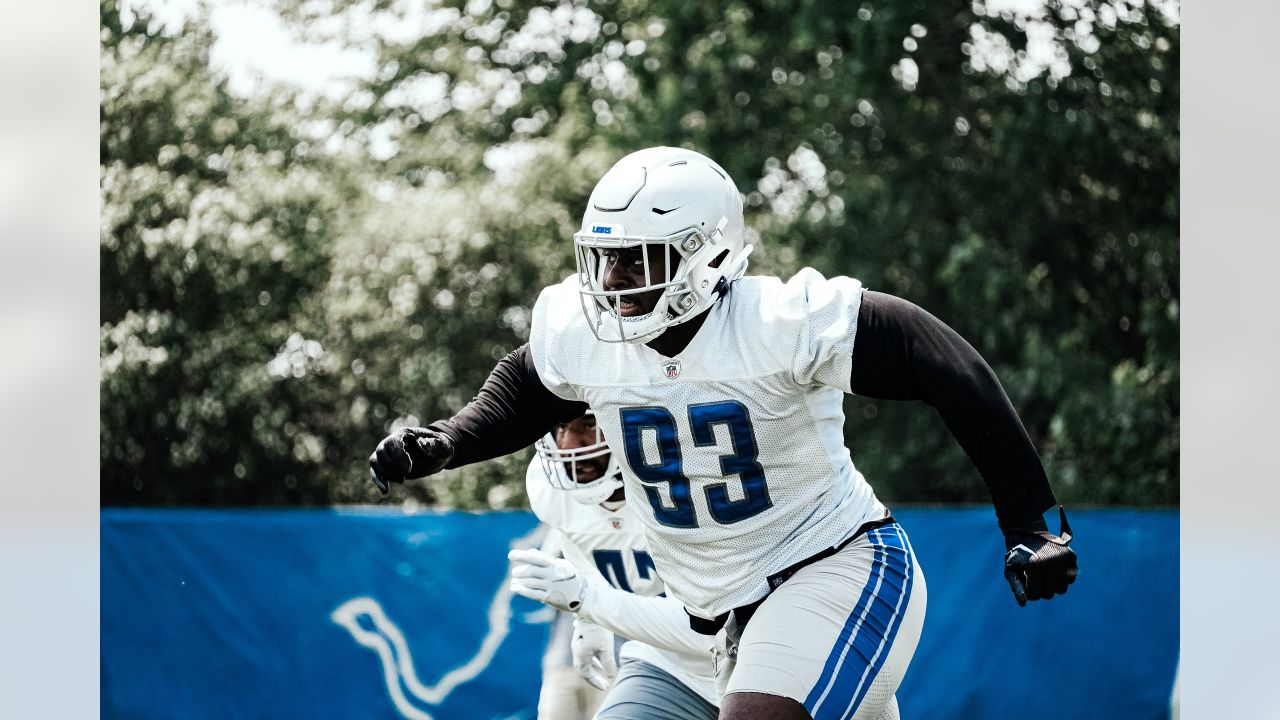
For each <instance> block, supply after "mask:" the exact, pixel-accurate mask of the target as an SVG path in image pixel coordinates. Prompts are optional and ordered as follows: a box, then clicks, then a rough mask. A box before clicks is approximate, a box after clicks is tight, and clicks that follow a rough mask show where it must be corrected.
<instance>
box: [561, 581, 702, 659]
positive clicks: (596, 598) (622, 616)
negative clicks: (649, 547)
mask: <svg viewBox="0 0 1280 720" xmlns="http://www.w3.org/2000/svg"><path fill="white" fill-rule="evenodd" d="M578 616H579V617H581V618H583V619H585V620H587V621H588V622H593V623H595V624H596V625H599V626H600V627H602V628H605V629H607V630H609V631H611V632H613V633H616V634H618V635H621V636H623V637H626V638H630V639H632V640H638V641H640V642H642V643H644V644H646V645H652V646H653V647H656V648H658V649H660V650H668V651H670V652H673V653H679V654H681V655H687V656H690V657H692V658H703V659H707V658H710V657H711V651H712V649H713V646H714V645H715V638H714V637H712V636H710V635H703V634H701V633H697V632H694V631H693V629H691V628H690V627H689V616H688V615H687V614H685V611H684V605H683V604H681V602H680V601H679V600H677V599H675V598H674V597H662V596H658V597H642V596H640V595H636V594H635V593H629V592H623V591H622V590H615V589H613V588H611V587H604V586H600V585H596V586H595V587H593V590H592V593H591V597H590V599H589V600H588V601H587V602H585V603H583V605H582V609H581V610H580V611H578Z"/></svg>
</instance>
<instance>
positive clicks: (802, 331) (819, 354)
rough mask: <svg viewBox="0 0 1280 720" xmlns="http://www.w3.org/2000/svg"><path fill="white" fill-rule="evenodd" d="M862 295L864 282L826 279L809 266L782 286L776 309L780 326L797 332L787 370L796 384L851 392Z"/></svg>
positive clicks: (843, 278) (849, 279)
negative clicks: (788, 369) (789, 327)
mask: <svg viewBox="0 0 1280 720" xmlns="http://www.w3.org/2000/svg"><path fill="white" fill-rule="evenodd" d="M862 292H863V288H862V283H861V282H859V281H857V280H854V279H853V278H847V277H834V278H831V279H830V280H827V279H826V278H823V277H822V275H820V274H819V273H818V272H817V271H816V270H814V269H812V268H805V269H804V270H801V271H800V272H799V273H796V275H795V277H793V278H791V279H790V280H789V281H787V283H786V284H785V285H783V286H782V289H781V290H780V291H779V292H778V295H777V302H776V304H775V305H774V311H775V312H776V313H777V321H778V324H779V325H786V324H792V325H793V326H794V327H795V328H796V350H795V357H794V360H793V362H792V369H791V371H792V373H793V374H794V375H795V380H796V382H797V383H798V384H800V385H811V384H818V385H826V386H828V387H833V388H836V389H838V390H840V391H842V392H846V393H847V392H851V390H850V388H849V374H850V371H851V370H852V369H853V341H854V335H855V333H856V332H857V329H858V309H859V308H860V307H861V306H862Z"/></svg>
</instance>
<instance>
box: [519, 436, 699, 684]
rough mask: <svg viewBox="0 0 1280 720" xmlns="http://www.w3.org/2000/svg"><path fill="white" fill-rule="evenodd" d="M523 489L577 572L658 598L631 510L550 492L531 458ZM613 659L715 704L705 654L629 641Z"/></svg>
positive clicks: (642, 536) (649, 561)
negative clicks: (666, 677)
mask: <svg viewBox="0 0 1280 720" xmlns="http://www.w3.org/2000/svg"><path fill="white" fill-rule="evenodd" d="M525 489H526V491H527V492H528V494H529V505H530V506H531V507H532V508H533V512H534V514H535V515H537V516H538V519H539V520H541V521H542V522H544V523H546V524H547V525H548V526H550V527H551V528H552V529H553V530H554V531H555V532H556V533H557V535H558V540H559V544H558V545H557V547H558V548H559V550H560V551H561V552H562V553H563V554H564V557H565V559H566V560H568V561H569V562H571V563H573V566H574V568H575V569H577V571H578V572H581V573H584V574H591V575H598V576H602V577H603V578H604V580H605V582H607V583H608V584H609V585H611V586H613V587H615V588H618V589H620V590H625V591H627V592H632V593H635V594H637V595H641V596H645V597H652V596H654V595H660V594H663V592H664V590H665V586H664V585H663V583H662V580H661V578H659V577H658V573H657V570H656V569H655V567H654V563H653V560H652V558H651V557H650V555H649V552H648V546H647V544H646V541H645V534H644V526H643V525H641V524H640V521H639V519H637V518H636V515H635V513H634V512H633V511H632V509H631V508H632V506H633V503H629V502H627V503H623V504H622V506H621V507H619V508H618V509H617V510H610V509H608V508H606V507H604V506H603V505H584V504H582V503H580V502H578V501H576V500H574V499H573V498H572V497H570V496H569V493H567V492H563V491H560V490H556V489H555V488H553V487H551V484H550V482H549V481H548V480H547V476H546V472H545V470H544V469H543V465H542V462H541V460H539V459H538V458H536V457H535V458H534V459H533V460H532V462H530V463H529V469H528V471H527V472H526V473H525ZM619 655H620V656H621V657H623V658H627V657H634V658H637V659H640V660H644V661H645V662H648V663H650V664H651V665H655V666H657V667H659V668H661V669H662V670H664V671H666V672H667V673H668V674H670V675H671V676H673V677H675V678H676V679H677V680H679V681H680V682H682V683H684V684H685V685H686V686H688V687H689V688H690V689H692V690H693V691H695V692H697V693H698V694H699V695H701V696H702V697H704V698H705V699H706V700H707V701H708V702H710V703H713V704H717V705H718V704H719V700H718V698H717V695H716V689H715V681H714V679H713V677H712V674H711V673H712V667H711V656H710V654H707V655H702V656H698V657H693V656H686V655H680V654H676V653H672V652H668V651H664V650H659V649H658V648H655V647H651V646H649V645H646V644H644V643H641V642H636V641H631V642H627V643H625V644H623V646H622V649H621V651H620V652H619Z"/></svg>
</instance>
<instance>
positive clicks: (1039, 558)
mask: <svg viewBox="0 0 1280 720" xmlns="http://www.w3.org/2000/svg"><path fill="white" fill-rule="evenodd" d="M1058 513H1059V515H1060V517H1061V518H1062V535H1061V537H1059V536H1057V535H1054V534H1053V533H1051V532H1049V531H1048V530H1013V531H1010V532H1009V533H1008V534H1006V535H1005V538H1004V542H1005V546H1006V547H1007V548H1008V552H1007V553H1006V554H1005V556H1004V578H1005V580H1008V581H1009V588H1010V589H1011V590H1013V597H1014V598H1015V599H1016V600H1017V601H1018V606H1019V607H1026V605H1027V601H1028V600H1048V599H1049V598H1051V597H1053V596H1054V595H1061V594H1063V593H1065V592H1066V591H1067V586H1068V585H1070V584H1071V583H1073V582H1075V581H1076V575H1077V573H1078V572H1079V566H1078V565H1077V564H1076V554H1075V551H1073V550H1072V549H1071V548H1070V547H1068V545H1069V544H1070V543H1071V526H1070V525H1069V524H1067V512H1066V511H1065V510H1063V509H1062V506H1061V505H1059V506H1058Z"/></svg>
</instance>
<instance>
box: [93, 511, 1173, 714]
mask: <svg viewBox="0 0 1280 720" xmlns="http://www.w3.org/2000/svg"><path fill="white" fill-rule="evenodd" d="M895 514H896V515H897V516H898V518H899V520H900V521H901V523H902V524H903V526H904V527H905V528H906V529H907V532H908V533H909V534H910V537H911V541H912V544H913V546H914V548H915V551H916V554H917V556H918V557H919V560H920V563H921V566H922V567H923V570H924V574H925V578H926V580H927V582H928V593H929V603H928V612H927V616H926V619H925V627H924V635H923V638H922V639H921V642H920V645H919V648H918V649H917V651H916V655H915V660H914V661H913V662H912V665H911V669H910V671H909V672H908V673H907V677H906V680H905V681H904V683H903V685H902V688H901V689H900V690H899V692H898V700H899V704H900V706H901V708H902V717H903V718H907V719H909V718H926V717H927V718H933V717H946V718H981V719H982V720H998V719H1000V718H1019V719H1022V720H1026V719H1028V718H1040V717H1043V718H1076V717H1080V718H1083V717H1088V718H1125V719H1126V720H1129V719H1132V718H1160V717H1167V716H1168V705H1169V695H1170V691H1171V687H1172V683H1173V677H1174V671H1175V666H1176V661H1177V653H1178V548H1177V538H1178V516H1177V513H1176V512H1175V511H1131V510H1092V511H1077V512H1075V513H1073V514H1072V516H1071V521H1072V525H1073V526H1074V529H1075V531H1076V535H1077V538H1078V539H1077V540H1076V541H1075V542H1073V546H1074V547H1076V548H1077V549H1078V550H1079V552H1080V554H1081V557H1082V561H1081V566H1082V567H1081V575H1080V579H1079V581H1078V582H1077V583H1076V584H1075V585H1074V586H1072V589H1071V592H1070V594H1069V595H1068V596H1067V597H1066V598H1064V599H1062V600H1058V599H1055V600H1053V601H1051V602H1048V603H1043V602H1037V603H1031V604H1029V606H1028V607H1026V608H1018V607H1017V605H1016V603H1015V602H1014V601H1013V599H1012V595H1011V594H1010V593H1009V590H1008V587H1007V585H1005V582H1004V579H1003V578H1002V577H1001V568H1000V564H1001V558H1002V554H1003V550H1004V547H1003V544H1002V541H1001V539H1000V537H999V534H998V532H997V531H996V529H995V522H994V517H993V516H992V513H991V511H990V509H985V508H975V509H960V510H956V509H946V510H924V509H914V510H903V511H900V512H896V513H895ZM539 539H540V530H539V528H538V527H537V523H536V521H535V519H534V518H533V516H532V515H531V514H529V513H527V512H504V513H483V514H471V513H421V514H411V515H406V514H403V513H400V512H398V511H384V510H379V509H366V508H362V509H358V510H350V511H346V510H311V511H213V510H207V511H204V510H194V511H193V510H119V509H114V510H103V512H102V575H101V577H102V608H101V616H102V617H101V622H102V637H101V640H102V643H101V647H102V650H101V653H102V656H101V668H102V670H101V672H102V678H101V679H102V696H101V710H102V717H103V718H131V719H151V718H184V719H187V718H190V719H192V720H197V719H200V718H210V719H212V718H218V719H219V720H226V719H228V718H273V719H284V718H357V717H358V718H388V719H395V718H409V719H410V720H425V719H431V718H435V719H443V718H532V717H533V716H534V706H535V704H536V701H537V695H538V687H539V683H540V677H539V663H540V659H541V655H542V649H543V646H544V644H545V641H546V634H547V625H546V623H547V621H548V620H549V619H550V613H549V612H548V611H546V610H545V609H543V608H542V607H541V606H539V605H537V604H536V603H532V602H529V601H526V600H524V599H522V598H519V597H512V596H511V594H510V593H509V591H508V590H507V589H506V588H507V575H506V574H507V561H506V553H507V549H508V548H510V547H518V546H530V545H534V544H536V543H537V542H538V541H539Z"/></svg>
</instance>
